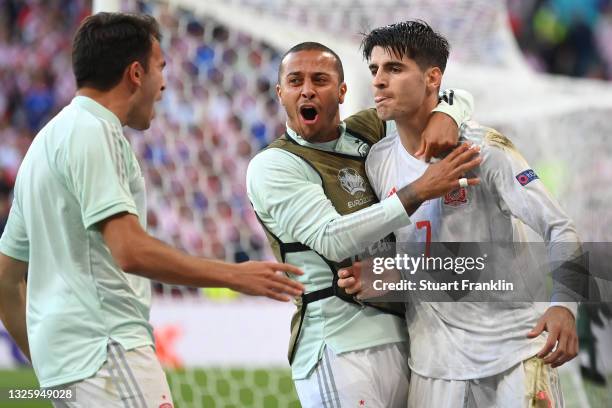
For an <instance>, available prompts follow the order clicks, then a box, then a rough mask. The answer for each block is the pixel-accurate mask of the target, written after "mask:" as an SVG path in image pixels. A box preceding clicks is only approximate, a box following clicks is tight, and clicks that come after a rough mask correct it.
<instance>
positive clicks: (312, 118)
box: [300, 106, 319, 125]
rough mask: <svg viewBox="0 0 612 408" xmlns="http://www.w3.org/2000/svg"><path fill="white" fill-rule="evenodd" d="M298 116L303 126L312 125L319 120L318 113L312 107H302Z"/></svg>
mask: <svg viewBox="0 0 612 408" xmlns="http://www.w3.org/2000/svg"><path fill="white" fill-rule="evenodd" d="M300 116H301V117H302V121H303V122H304V123H305V124H307V125H312V124H313V123H315V122H316V121H317V119H318V118H319V113H318V112H317V109H316V108H315V107H314V106H302V107H301V108H300Z"/></svg>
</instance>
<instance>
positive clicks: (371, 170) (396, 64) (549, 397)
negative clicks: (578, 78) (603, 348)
mask: <svg viewBox="0 0 612 408" xmlns="http://www.w3.org/2000/svg"><path fill="white" fill-rule="evenodd" d="M362 48H363V54H364V57H365V59H366V60H367V61H368V63H369V68H370V71H371V74H372V85H373V90H374V96H375V102H376V110H377V113H378V116H379V117H380V118H381V119H383V120H386V121H394V123H395V126H396V129H397V134H398V135H397V136H396V137H387V138H385V139H383V140H381V141H380V142H378V143H377V144H375V145H374V146H373V147H372V149H371V151H370V154H369V156H368V159H367V162H366V171H367V174H368V177H369V179H370V182H371V183H372V186H373V188H374V190H375V192H376V194H377V195H378V196H379V198H381V199H382V198H384V197H387V196H388V195H390V194H394V192H395V191H396V190H397V189H400V188H402V187H403V186H405V185H407V184H408V183H411V182H413V181H414V180H415V179H417V178H418V177H420V175H421V174H422V173H423V172H424V171H425V170H426V169H427V168H428V166H429V165H428V164H427V163H425V162H423V161H420V160H418V159H416V158H415V157H414V152H415V151H416V150H417V148H418V146H419V144H420V142H421V136H420V135H421V132H422V129H423V126H424V124H425V123H426V122H427V117H428V116H429V114H430V113H429V112H430V111H431V109H432V106H435V104H436V103H437V97H438V91H439V88H440V83H441V80H442V75H443V72H444V69H445V67H446V61H447V58H448V42H447V41H446V39H445V38H443V37H442V36H441V35H439V34H438V33H436V32H434V31H433V30H432V29H431V27H429V26H428V25H427V24H426V23H424V22H421V21H407V22H402V23H398V24H393V25H390V26H386V27H382V28H378V29H375V30H373V31H372V32H370V33H369V34H368V35H367V36H366V37H365V38H364V40H363V43H362ZM389 123H392V122H389ZM461 140H463V141H466V140H470V141H471V142H472V143H474V147H479V148H480V149H481V157H482V160H483V161H482V165H481V166H480V168H479V169H476V170H474V172H473V174H472V175H471V177H472V176H477V177H479V178H480V181H481V183H480V184H479V185H475V186H468V185H467V184H466V183H465V180H462V179H459V180H457V187H458V189H457V190H455V191H454V192H453V193H450V194H447V195H446V196H445V197H442V198H437V199H433V200H429V201H428V202H425V203H423V204H422V205H421V206H420V208H419V209H418V210H417V211H415V212H414V213H413V214H412V215H411V217H410V218H411V221H412V223H411V224H410V225H408V226H405V227H403V228H400V229H399V230H398V231H396V238H397V241H398V243H399V242H414V241H424V240H425V239H426V237H427V236H430V239H431V240H433V241H438V242H461V241H463V242H470V241H471V242H512V241H513V234H514V232H513V219H514V220H515V221H516V219H518V220H520V221H522V222H524V223H525V224H527V225H529V226H530V227H532V228H533V229H534V230H535V231H536V232H538V233H539V234H540V235H541V236H542V237H543V238H544V239H545V241H546V242H547V244H548V245H549V248H550V246H551V245H552V244H554V243H559V242H564V243H565V242H569V243H576V244H574V246H577V245H579V244H577V243H578V242H579V239H578V236H577V235H576V231H575V228H574V225H573V223H572V221H571V220H570V219H569V218H568V217H567V215H566V214H565V213H564V212H563V210H562V209H561V208H560V207H559V205H558V204H557V203H556V201H555V200H554V199H553V198H552V197H551V196H550V195H549V193H548V192H547V191H546V189H545V188H544V185H543V184H542V182H541V181H540V180H539V179H538V178H537V175H536V174H535V172H533V171H532V170H531V169H530V168H529V166H528V164H527V163H526V162H525V160H524V159H523V158H522V157H521V156H520V154H519V153H518V152H517V151H516V149H514V147H513V145H512V143H510V142H509V141H508V140H507V139H505V138H504V137H503V136H501V135H499V134H498V133H497V132H495V131H493V130H492V129H487V128H484V127H482V126H480V125H478V124H476V123H473V122H472V123H469V124H467V125H466V124H464V125H463V126H462V127H461V129H460V141H461ZM517 228H518V229H520V226H519V227H517ZM351 273H353V274H354V275H355V276H351V275H350V274H351ZM340 276H341V277H342V278H343V279H341V280H340V282H339V286H341V287H346V288H347V292H349V293H356V292H358V291H359V290H361V285H362V282H361V281H360V278H359V274H358V272H357V271H356V270H355V268H352V269H351V270H350V271H349V270H345V271H341V272H340ZM575 313H576V309H575V304H572V303H564V304H547V303H544V304H542V303H533V302H523V303H520V304H519V303H514V304H512V305H510V304H508V303H503V302H498V303H476V302H474V303H452V302H448V303H442V302H436V303H433V302H431V303H429V302H418V303H412V304H409V305H408V309H407V313H406V318H407V324H408V333H409V336H410V357H409V366H410V368H411V370H412V375H411V380H410V382H411V384H410V392H409V404H408V405H409V407H436V408H440V407H466V406H467V407H492V406H498V407H501V406H503V407H525V406H540V405H539V404H542V406H548V407H552V406H555V407H560V406H563V398H562V395H561V391H560V389H559V383H558V376H557V372H556V369H555V368H554V367H557V366H559V365H561V364H563V363H565V362H567V361H568V360H570V359H572V358H573V357H575V356H576V354H577V350H578V340H577V335H576V328H575ZM544 331H546V332H547V334H548V335H547V336H546V335H545V334H544V333H543V332H544Z"/></svg>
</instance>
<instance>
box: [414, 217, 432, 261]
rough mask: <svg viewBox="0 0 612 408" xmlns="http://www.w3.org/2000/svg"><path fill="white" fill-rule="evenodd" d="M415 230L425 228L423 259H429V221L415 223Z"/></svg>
mask: <svg viewBox="0 0 612 408" xmlns="http://www.w3.org/2000/svg"><path fill="white" fill-rule="evenodd" d="M416 227H417V229H422V228H425V257H429V248H430V247H431V222H429V220H425V221H417V223H416Z"/></svg>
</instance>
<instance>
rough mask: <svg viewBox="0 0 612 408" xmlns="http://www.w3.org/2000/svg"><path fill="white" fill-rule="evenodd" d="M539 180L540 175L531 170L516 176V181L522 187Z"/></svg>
mask: <svg viewBox="0 0 612 408" xmlns="http://www.w3.org/2000/svg"><path fill="white" fill-rule="evenodd" d="M537 178H539V177H538V175H537V174H535V171H533V170H531V169H527V170H525V171H523V172H521V173H519V174H517V175H516V180H517V181H518V182H519V184H520V185H521V186H525V185H527V184H529V183H531V182H532V181H533V180H535V179H537Z"/></svg>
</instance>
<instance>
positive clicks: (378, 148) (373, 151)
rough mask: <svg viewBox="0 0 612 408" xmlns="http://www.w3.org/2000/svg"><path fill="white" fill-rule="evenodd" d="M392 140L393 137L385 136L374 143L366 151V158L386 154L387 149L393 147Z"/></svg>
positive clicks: (369, 158) (376, 157)
mask: <svg viewBox="0 0 612 408" xmlns="http://www.w3.org/2000/svg"><path fill="white" fill-rule="evenodd" d="M394 141H395V138H394V137H385V138H383V139H381V140H380V141H379V142H376V143H374V144H373V145H372V147H371V148H370V151H369V152H368V158H367V160H374V159H379V158H380V156H381V155H387V154H388V151H389V150H391V149H392V148H393V146H394Z"/></svg>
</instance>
